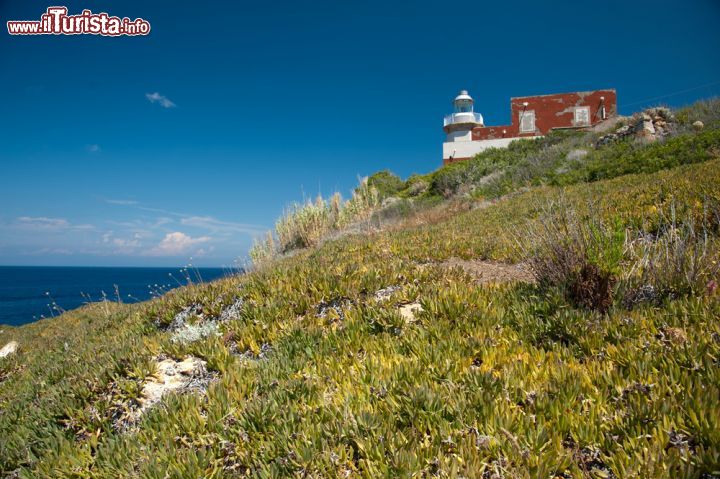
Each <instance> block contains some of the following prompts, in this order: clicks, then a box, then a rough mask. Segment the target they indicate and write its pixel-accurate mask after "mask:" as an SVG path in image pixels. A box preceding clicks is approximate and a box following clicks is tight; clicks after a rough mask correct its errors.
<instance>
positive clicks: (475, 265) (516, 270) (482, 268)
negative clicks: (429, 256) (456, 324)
mask: <svg viewBox="0 0 720 479" xmlns="http://www.w3.org/2000/svg"><path fill="white" fill-rule="evenodd" d="M440 265H441V266H443V267H446V268H457V267H459V268H462V269H463V270H464V271H465V272H466V273H468V274H469V275H470V276H472V277H473V279H474V280H475V282H476V283H478V284H487V283H509V282H512V281H521V282H524V283H534V282H535V278H534V277H533V274H532V271H530V268H529V267H528V265H527V264H524V263H518V264H507V263H500V262H497V261H483V260H463V259H458V258H451V259H449V260H447V261H445V262H442V263H440Z"/></svg>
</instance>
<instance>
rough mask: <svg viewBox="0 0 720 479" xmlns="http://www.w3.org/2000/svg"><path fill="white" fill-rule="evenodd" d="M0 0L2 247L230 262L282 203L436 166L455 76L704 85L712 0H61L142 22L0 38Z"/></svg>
mask: <svg viewBox="0 0 720 479" xmlns="http://www.w3.org/2000/svg"><path fill="white" fill-rule="evenodd" d="M54 4H55V3H52V4H48V3H41V2H36V1H33V0H22V1H8V0H5V1H0V18H1V19H2V23H3V30H4V31H3V32H2V34H0V59H1V60H2V67H0V91H1V92H2V101H1V102H0V109H1V110H2V111H1V114H0V168H1V169H0V171H1V173H0V204H1V205H2V207H1V208H0V264H27V265H133V266H140V265H165V266H177V265H183V264H186V263H187V262H188V261H190V259H189V258H190V257H193V260H192V262H193V263H194V264H196V265H211V266H218V265H229V264H232V263H233V261H234V260H235V259H236V258H238V257H243V256H245V254H246V253H247V250H248V248H249V246H250V245H251V243H252V238H253V237H254V236H255V235H258V234H262V233H263V232H264V231H266V230H267V229H268V228H270V227H271V226H272V224H273V222H274V220H275V218H276V217H277V216H278V215H279V214H280V213H281V212H282V210H283V207H285V206H286V205H287V204H288V203H290V202H292V201H294V200H300V199H302V198H303V195H305V196H314V195H316V194H317V193H322V194H325V195H328V194H330V193H332V192H333V191H335V190H339V191H341V192H342V193H343V194H344V195H346V196H347V195H348V193H349V191H350V190H351V188H352V187H353V186H354V184H355V183H356V182H357V177H358V175H367V174H370V173H372V172H374V171H377V170H380V169H384V168H389V169H391V170H393V171H395V172H396V173H398V174H400V175H401V176H403V177H406V176H408V175H409V174H411V173H413V172H427V171H430V170H433V169H435V168H436V167H438V166H439V164H440V162H441V144H442V141H443V132H442V128H441V126H442V117H443V115H444V114H446V113H449V111H450V107H451V105H450V100H451V99H452V97H453V96H454V95H455V94H456V92H457V90H459V89H461V88H466V89H469V90H470V92H471V94H472V95H473V96H474V97H475V99H476V110H478V111H480V112H482V114H483V115H484V117H485V122H486V124H489V125H492V124H503V123H507V122H508V121H509V98H510V97H511V96H522V95H532V94H544V93H553V92H562V91H574V90H587V89H596V88H616V89H617V91H618V97H619V105H620V111H621V113H631V112H632V111H635V110H637V109H640V108H642V107H643V106H647V105H651V104H657V103H666V104H669V105H673V106H674V105H682V104H686V103H689V102H692V101H694V100H695V99H697V98H704V97H709V96H713V95H718V94H719V93H720V56H718V51H720V29H719V28H718V27H717V25H718V23H719V22H720V3H718V2H717V1H716V0H689V1H687V2H678V1H668V0H654V1H652V2H646V1H637V2H627V1H614V0H609V1H603V2H582V1H552V0H550V1H543V2H538V1H532V2H529V1H527V2H526V1H516V2H513V3H512V6H510V4H507V3H506V4H503V3H501V2H492V3H490V2H458V3H449V4H445V3H439V2H425V1H414V2H387V1H384V2H376V1H373V0H369V1H363V2H337V1H333V2H283V1H278V2H243V1H238V2H176V1H174V2H170V1H162V0H154V1H152V2H139V1H123V2H103V1H92V2H90V1H85V2H76V1H71V2H66V3H61V4H64V5H67V7H68V8H69V11H70V13H71V14H73V13H75V14H76V13H79V12H80V11H81V10H82V9H83V8H90V9H92V10H93V11H94V12H102V11H104V12H108V13H110V14H111V15H118V16H120V17H123V16H127V17H130V18H136V17H142V18H144V19H146V20H148V21H149V22H150V24H151V25H152V32H151V34H150V35H149V36H147V37H119V38H110V37H97V36H91V35H79V36H38V37H30V36H10V35H8V34H7V31H6V30H5V27H4V24H5V22H6V21H8V20H35V19H39V17H40V15H41V14H42V13H44V11H45V9H46V8H47V7H48V6H50V5H54Z"/></svg>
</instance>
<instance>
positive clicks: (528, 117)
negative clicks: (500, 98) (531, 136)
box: [520, 110, 535, 133]
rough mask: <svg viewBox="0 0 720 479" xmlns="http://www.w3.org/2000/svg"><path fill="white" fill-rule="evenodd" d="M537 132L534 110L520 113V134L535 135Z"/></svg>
mask: <svg viewBox="0 0 720 479" xmlns="http://www.w3.org/2000/svg"><path fill="white" fill-rule="evenodd" d="M534 131H535V112H534V111H532V110H529V111H527V110H526V111H521V112H520V132H521V133H533V132H534Z"/></svg>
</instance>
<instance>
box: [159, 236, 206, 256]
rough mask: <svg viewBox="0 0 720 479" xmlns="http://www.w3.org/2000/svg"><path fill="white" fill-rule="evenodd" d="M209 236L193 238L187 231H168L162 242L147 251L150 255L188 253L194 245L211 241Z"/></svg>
mask: <svg viewBox="0 0 720 479" xmlns="http://www.w3.org/2000/svg"><path fill="white" fill-rule="evenodd" d="M210 240H211V238H210V237H209V236H200V237H198V238H192V237H190V236H188V235H186V234H185V233H181V232H180V231H175V232H173V233H168V234H166V235H165V237H164V238H163V239H162V241H160V243H159V244H158V245H157V246H156V247H154V248H153V249H151V250H150V251H148V252H147V254H148V255H149V256H178V255H183V254H186V253H188V252H189V251H190V250H191V249H192V247H193V246H195V245H198V244H201V243H206V242H208V241H210Z"/></svg>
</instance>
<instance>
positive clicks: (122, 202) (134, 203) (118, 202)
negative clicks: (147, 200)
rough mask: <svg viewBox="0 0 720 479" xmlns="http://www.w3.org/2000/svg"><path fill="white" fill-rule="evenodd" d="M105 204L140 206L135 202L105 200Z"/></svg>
mask: <svg viewBox="0 0 720 479" xmlns="http://www.w3.org/2000/svg"><path fill="white" fill-rule="evenodd" d="M105 203H110V204H111V205H136V204H138V202H137V201H135V200H110V199H107V200H105Z"/></svg>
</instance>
